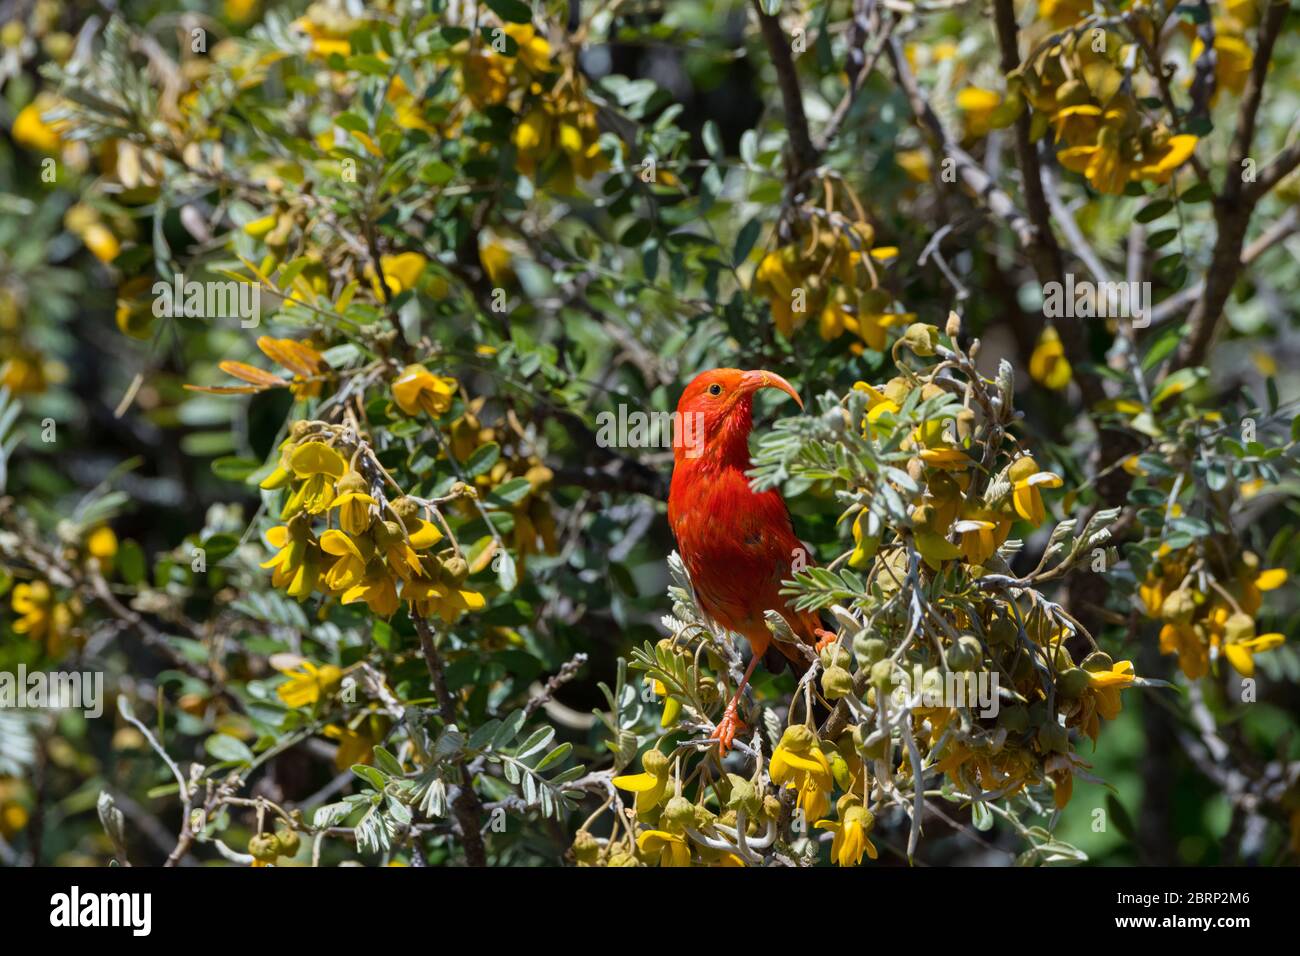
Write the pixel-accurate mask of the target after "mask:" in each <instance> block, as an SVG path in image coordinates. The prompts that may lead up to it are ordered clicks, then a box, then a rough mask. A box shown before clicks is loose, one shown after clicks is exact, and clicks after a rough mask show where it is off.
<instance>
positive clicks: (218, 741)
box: [203, 734, 253, 764]
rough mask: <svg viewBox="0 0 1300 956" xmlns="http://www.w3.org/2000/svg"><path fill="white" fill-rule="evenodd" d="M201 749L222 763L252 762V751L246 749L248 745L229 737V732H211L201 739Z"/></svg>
mask: <svg viewBox="0 0 1300 956" xmlns="http://www.w3.org/2000/svg"><path fill="white" fill-rule="evenodd" d="M203 749H204V750H206V751H207V752H208V753H209V754H211V755H212V756H213V757H215V758H216V759H217V760H220V761H222V762H223V763H224V762H230V763H238V764H250V763H252V762H253V751H251V750H249V749H248V745H247V744H245V743H244V742H243V741H242V740H239V739H238V738H236V737H231V736H230V735H229V734H213V735H212V736H211V737H209V738H208V739H207V740H205V741H203Z"/></svg>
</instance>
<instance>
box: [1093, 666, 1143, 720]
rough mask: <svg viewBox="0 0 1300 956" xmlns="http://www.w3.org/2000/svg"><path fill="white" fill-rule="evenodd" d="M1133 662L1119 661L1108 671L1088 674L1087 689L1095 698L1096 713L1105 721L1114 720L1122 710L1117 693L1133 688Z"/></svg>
mask: <svg viewBox="0 0 1300 956" xmlns="http://www.w3.org/2000/svg"><path fill="white" fill-rule="evenodd" d="M1134 677H1135V675H1134V673H1133V662H1132V661H1119V662H1118V663H1116V664H1113V665H1111V667H1110V669H1109V670H1095V671H1089V672H1088V684H1089V689H1090V690H1091V691H1092V692H1093V694H1094V695H1095V696H1096V698H1097V712H1098V713H1099V714H1101V716H1103V717H1105V718H1106V719H1107V720H1114V719H1115V718H1116V717H1118V716H1119V713H1120V711H1121V710H1123V708H1124V703H1123V701H1122V700H1120V696H1119V693H1120V691H1122V690H1124V689H1125V688H1126V687H1131V686H1133V680H1134Z"/></svg>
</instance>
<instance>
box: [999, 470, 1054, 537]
mask: <svg viewBox="0 0 1300 956" xmlns="http://www.w3.org/2000/svg"><path fill="white" fill-rule="evenodd" d="M1008 477H1009V478H1010V479H1011V488H1012V492H1011V500H1012V503H1013V504H1014V506H1015V509H1016V514H1018V515H1020V517H1022V518H1024V519H1025V520H1026V521H1028V522H1029V523H1030V524H1032V525H1034V526H1035V527H1037V526H1038V525H1040V524H1042V523H1043V522H1044V521H1046V520H1047V512H1046V510H1045V509H1044V508H1043V496H1042V495H1041V494H1040V493H1039V491H1038V489H1039V486H1042V487H1044V488H1059V487H1061V478H1060V476H1059V475H1054V474H1052V473H1051V472H1050V471H1039V470H1038V463H1037V462H1036V461H1034V459H1033V458H1031V457H1029V456H1028V455H1026V456H1024V457H1023V458H1017V459H1016V460H1015V462H1014V463H1012V465H1011V469H1010V471H1009V473H1008Z"/></svg>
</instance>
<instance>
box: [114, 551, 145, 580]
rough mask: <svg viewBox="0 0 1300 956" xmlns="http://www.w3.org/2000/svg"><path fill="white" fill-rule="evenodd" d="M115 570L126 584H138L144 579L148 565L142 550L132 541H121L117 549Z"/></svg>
mask: <svg viewBox="0 0 1300 956" xmlns="http://www.w3.org/2000/svg"><path fill="white" fill-rule="evenodd" d="M117 570H118V571H119V572H120V573H121V575H122V578H123V580H125V581H126V583H127V584H139V583H140V582H141V581H143V580H144V578H145V575H146V573H148V570H149V569H148V567H147V565H146V561H145V557H144V551H143V550H142V549H141V547H140V546H139V545H138V544H136V543H135V542H134V541H123V542H122V543H121V545H119V546H118V549H117Z"/></svg>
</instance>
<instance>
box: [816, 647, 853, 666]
mask: <svg viewBox="0 0 1300 956" xmlns="http://www.w3.org/2000/svg"><path fill="white" fill-rule="evenodd" d="M821 661H822V667H825V668H828V669H829V668H831V667H848V666H849V652H848V649H847V648H845V647H844V646H843V645H842V644H840V643H839V642H836V643H833V644H827V645H826V646H825V647H823V648H822V653H821Z"/></svg>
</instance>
